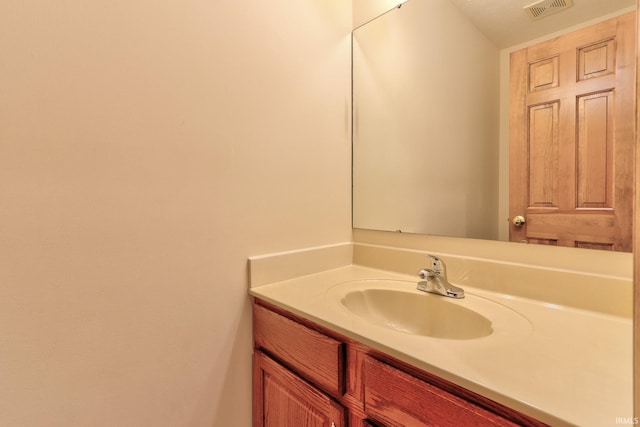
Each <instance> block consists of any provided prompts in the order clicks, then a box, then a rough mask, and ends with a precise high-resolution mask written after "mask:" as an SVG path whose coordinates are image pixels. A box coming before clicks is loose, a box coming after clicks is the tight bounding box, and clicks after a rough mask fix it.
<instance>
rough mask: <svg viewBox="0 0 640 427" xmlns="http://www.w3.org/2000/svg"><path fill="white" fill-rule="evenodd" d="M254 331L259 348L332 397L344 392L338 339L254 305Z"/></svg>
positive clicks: (342, 363) (342, 365) (340, 345)
mask: <svg viewBox="0 0 640 427" xmlns="http://www.w3.org/2000/svg"><path fill="white" fill-rule="evenodd" d="M253 334H254V340H255V345H256V348H260V349H262V350H264V351H266V352H267V353H269V354H270V355H271V356H272V357H274V358H276V359H278V360H279V361H280V362H281V363H283V364H284V365H286V366H288V367H289V368H290V369H292V370H293V371H295V372H297V373H298V374H299V375H300V376H302V377H304V378H307V379H308V380H309V381H311V382H312V383H314V384H316V385H317V386H319V387H320V388H322V389H323V390H324V391H325V392H327V393H329V394H332V395H334V396H341V395H342V394H343V392H344V363H345V350H344V344H343V343H342V342H341V341H338V340H335V339H333V338H330V337H328V336H326V335H324V334H322V333H320V332H318V331H315V330H313V329H310V328H307V327H305V326H303V325H301V324H299V323H297V322H294V321H293V320H291V319H288V318H286V317H284V316H281V315H279V314H277V313H275V312H273V311H271V310H268V309H266V308H264V307H262V306H259V305H257V304H254V305H253Z"/></svg>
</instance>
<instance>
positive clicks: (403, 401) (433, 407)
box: [364, 357, 517, 427]
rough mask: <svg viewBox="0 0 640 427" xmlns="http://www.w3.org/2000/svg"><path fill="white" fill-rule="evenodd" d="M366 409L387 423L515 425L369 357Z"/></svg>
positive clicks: (365, 364) (365, 389)
mask: <svg viewBox="0 0 640 427" xmlns="http://www.w3.org/2000/svg"><path fill="white" fill-rule="evenodd" d="M364 377H365V381H364V405H365V412H366V413H367V414H370V415H371V416H372V417H373V418H374V419H376V420H379V421H382V422H384V425H385V426H389V427H391V426H398V427H402V426H431V425H439V426H445V425H450V426H474V427H482V426H516V425H517V424H515V423H513V422H511V421H509V420H506V419H504V418H502V417H500V416H498V415H496V414H494V413H492V412H489V411H487V410H485V409H483V408H481V407H479V406H477V405H475V404H473V403H471V402H469V401H467V400H465V399H464V398H462V397H459V396H456V395H454V394H451V393H448V392H446V391H444V390H442V389H440V388H438V387H436V386H434V385H432V384H430V383H428V382H426V381H422V380H420V379H418V378H416V377H414V376H412V375H409V374H407V373H406V372H403V371H401V370H399V369H396V368H394V367H393V366H390V365H388V364H386V363H382V362H380V361H378V360H376V359H374V358H371V357H367V358H366V359H365V361H364Z"/></svg>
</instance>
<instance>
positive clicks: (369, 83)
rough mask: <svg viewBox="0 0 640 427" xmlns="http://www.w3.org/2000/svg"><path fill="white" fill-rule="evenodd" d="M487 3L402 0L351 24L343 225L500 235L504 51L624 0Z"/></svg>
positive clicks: (505, 231)
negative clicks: (349, 186) (349, 214)
mask: <svg viewBox="0 0 640 427" xmlns="http://www.w3.org/2000/svg"><path fill="white" fill-rule="evenodd" d="M494 3H495V4H496V5H500V7H504V6H505V2H503V1H497V2H493V1H487V0H475V1H471V0H464V1H462V0H430V1H428V2H426V1H417V0H413V1H411V0H410V1H408V2H407V3H404V4H403V5H402V7H401V8H399V9H394V10H392V11H390V12H389V13H386V14H384V15H382V16H380V17H378V18H377V19H375V20H373V21H371V22H369V23H367V24H366V25H364V26H362V27H360V28H358V29H356V30H355V31H354V33H353V96H354V98H353V103H354V125H353V134H354V139H353V150H354V153H353V225H354V227H355V228H365V229H375V230H387V231H396V230H401V231H402V232H411V233H422V234H433V235H444V236H454V237H471V238H481V239H498V240H508V239H509V227H510V224H511V222H510V221H509V197H508V194H509V177H508V168H509V165H508V157H509V148H508V145H509V129H508V124H507V123H508V114H509V97H508V91H509V53H510V52H512V51H515V50H517V48H522V47H524V46H526V45H530V44H532V42H531V41H532V40H535V42H538V41H540V40H543V39H544V38H549V36H546V37H545V36H543V35H544V34H548V33H550V32H556V33H555V34H554V36H555V35H557V32H558V31H561V29H562V28H565V27H568V26H575V25H577V24H579V23H581V22H588V23H589V24H591V23H593V22H595V21H596V20H597V19H595V18H596V17H598V16H603V15H605V14H608V15H607V16H606V17H610V16H613V15H615V14H621V13H623V12H628V11H629V10H632V9H633V5H634V4H635V1H634V0H630V1H616V2H602V1H599V0H598V1H592V0H589V1H587V0H584V1H582V2H574V3H575V5H574V6H573V7H572V8H570V9H568V10H566V11H562V12H559V13H555V14H553V15H550V16H548V17H545V18H542V19H538V20H535V21H532V20H531V19H530V18H528V17H527V14H526V13H525V12H524V11H523V9H522V6H524V5H526V4H529V3H530V2H529V1H524V2H523V1H514V2H510V4H512V5H513V6H514V7H513V9H512V10H504V11H500V12H499V11H498V10H497V7H498V6H494ZM611 6H613V8H614V9H619V10H618V11H615V10H607V9H605V8H606V7H611ZM621 8H624V9H621ZM468 16H472V18H468ZM602 19H603V18H600V20H602ZM510 22H512V24H511V25H512V26H511V27H507V28H506V29H504V28H505V27H504V26H503V25H502V24H505V23H506V24H508V23H510ZM584 25H586V24H582V26H584ZM514 28H515V29H514ZM481 29H482V30H483V31H481ZM518 29H519V30H521V31H518ZM567 31H568V30H567ZM565 32H566V31H565ZM516 43H519V44H520V45H518V46H514V44H516ZM505 79H506V80H505ZM629 233H630V230H629Z"/></svg>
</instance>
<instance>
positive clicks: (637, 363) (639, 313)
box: [633, 0, 640, 420]
mask: <svg viewBox="0 0 640 427" xmlns="http://www.w3.org/2000/svg"><path fill="white" fill-rule="evenodd" d="M639 14H640V0H638V1H637V4H636V124H635V134H636V135H635V140H636V153H635V180H636V181H635V182H636V185H635V189H634V197H635V203H634V205H635V206H634V216H633V231H634V238H633V243H634V245H633V246H634V247H633V267H634V268H633V412H634V416H635V417H640V354H639V353H640V352H639V351H638V346H639V345H640V286H639V285H638V284H639V283H640V221H638V213H639V212H640V185H638V179H640V149H639V147H640V137H639V136H640V132H638V125H639V123H640V111H639V108H638V100H639V99H640V91H639V88H640V73H638V66H639V65H640V62H639V61H638V57H639V56H640V19H639V18H638V15H639ZM636 419H637V418H636ZM634 420H635V419H634Z"/></svg>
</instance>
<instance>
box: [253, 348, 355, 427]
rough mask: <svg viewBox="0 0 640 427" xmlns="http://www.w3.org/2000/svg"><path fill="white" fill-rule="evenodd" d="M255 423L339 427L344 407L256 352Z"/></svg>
mask: <svg viewBox="0 0 640 427" xmlns="http://www.w3.org/2000/svg"><path fill="white" fill-rule="evenodd" d="M253 363H254V425H255V426H265V427H283V426H309V427H342V426H343V425H344V419H345V408H344V407H342V406H341V405H340V404H338V403H336V402H335V401H333V400H332V399H331V398H329V397H328V396H327V395H325V394H324V393H322V392H321V391H319V390H318V389H317V388H315V387H313V386H311V385H310V384H309V383H307V382H305V381H303V380H302V379H301V378H300V377H298V376H297V375H295V374H293V373H292V372H291V371H289V370H288V369H286V368H284V367H283V366H282V365H280V364H278V363H276V362H275V361H274V360H272V359H271V358H269V357H268V356H266V355H265V354H264V353H262V352H260V351H258V352H256V353H255V354H254V359H253Z"/></svg>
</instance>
